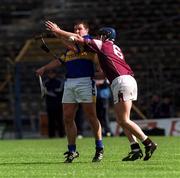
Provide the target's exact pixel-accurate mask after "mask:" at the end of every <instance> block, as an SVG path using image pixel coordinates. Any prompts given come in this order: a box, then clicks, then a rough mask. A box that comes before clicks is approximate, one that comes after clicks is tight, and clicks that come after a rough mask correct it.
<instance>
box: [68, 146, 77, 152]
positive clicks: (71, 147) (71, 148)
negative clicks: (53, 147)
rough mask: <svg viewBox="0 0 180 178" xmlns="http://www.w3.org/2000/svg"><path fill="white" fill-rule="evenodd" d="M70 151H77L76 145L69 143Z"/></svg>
mask: <svg viewBox="0 0 180 178" xmlns="http://www.w3.org/2000/svg"><path fill="white" fill-rule="evenodd" d="M68 150H69V152H75V151H76V145H68Z"/></svg>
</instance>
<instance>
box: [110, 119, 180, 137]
mask: <svg viewBox="0 0 180 178" xmlns="http://www.w3.org/2000/svg"><path fill="white" fill-rule="evenodd" d="M135 122H136V123H137V124H138V125H139V126H140V127H141V128H142V129H143V131H145V132H146V133H147V134H148V135H165V136H180V118H161V119H149V120H135ZM110 127H111V130H112V131H114V133H113V134H114V135H116V136H117V135H123V129H122V128H121V127H119V126H118V125H117V123H116V122H115V121H112V122H111V123H110Z"/></svg>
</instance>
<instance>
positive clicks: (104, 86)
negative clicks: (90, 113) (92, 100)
mask: <svg viewBox="0 0 180 178" xmlns="http://www.w3.org/2000/svg"><path fill="white" fill-rule="evenodd" d="M96 86H97V100H96V111H97V116H98V118H99V119H100V122H101V125H102V129H103V136H112V135H113V134H112V132H111V129H110V122H109V114H108V112H109V100H110V98H111V97H112V95H111V90H110V87H109V83H108V80H107V79H105V78H102V79H98V80H96Z"/></svg>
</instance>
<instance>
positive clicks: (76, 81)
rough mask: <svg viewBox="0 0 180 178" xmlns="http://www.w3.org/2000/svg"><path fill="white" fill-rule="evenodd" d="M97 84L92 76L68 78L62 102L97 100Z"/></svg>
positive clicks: (90, 101) (89, 101)
mask: <svg viewBox="0 0 180 178" xmlns="http://www.w3.org/2000/svg"><path fill="white" fill-rule="evenodd" d="M96 95H97V90H96V85H95V82H94V81H93V80H92V79H91V78H90V77H82V78H71V79H69V78H68V79H67V80H66V81H65V84H64V93H63V98H62V103H92V102H95V101H96Z"/></svg>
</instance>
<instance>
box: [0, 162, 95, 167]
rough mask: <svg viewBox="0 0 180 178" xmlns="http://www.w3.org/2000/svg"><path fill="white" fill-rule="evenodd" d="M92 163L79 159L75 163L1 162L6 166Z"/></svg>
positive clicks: (0, 164) (1, 164)
mask: <svg viewBox="0 0 180 178" xmlns="http://www.w3.org/2000/svg"><path fill="white" fill-rule="evenodd" d="M87 163H92V162H91V161H79V162H73V163H64V162H60V161H57V162H4V163H0V166H6V165H36V164H37V165H38V164H39V165H47V164H49V165H52V164H64V165H72V164H87Z"/></svg>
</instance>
